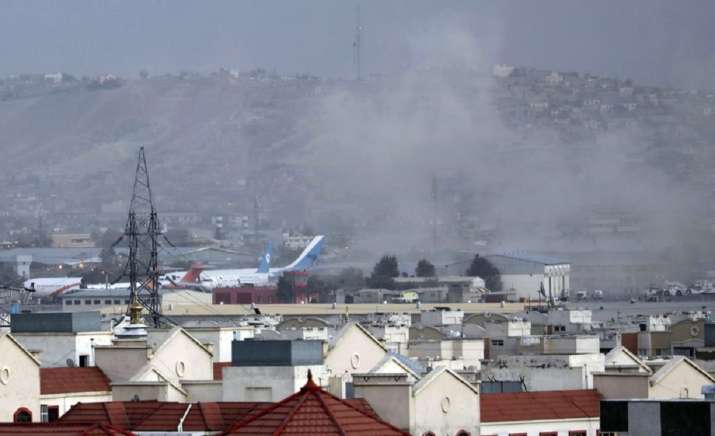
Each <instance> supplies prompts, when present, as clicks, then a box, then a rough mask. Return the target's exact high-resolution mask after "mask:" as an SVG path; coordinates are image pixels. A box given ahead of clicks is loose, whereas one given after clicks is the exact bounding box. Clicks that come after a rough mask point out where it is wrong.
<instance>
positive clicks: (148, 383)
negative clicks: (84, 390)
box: [95, 327, 220, 402]
mask: <svg viewBox="0 0 715 436" xmlns="http://www.w3.org/2000/svg"><path fill="white" fill-rule="evenodd" d="M95 361H96V366H98V367H99V368H101V369H102V371H103V372H104V373H105V374H106V375H107V377H109V379H110V380H111V381H112V397H113V398H114V399H115V400H119V401H123V400H130V399H133V398H139V399H141V400H161V401H182V402H183V401H187V400H188V398H189V397H190V394H191V393H190V392H189V391H188V389H201V388H206V387H207V386H213V389H214V390H216V384H215V382H214V380H213V356H212V353H211V351H209V350H208V349H207V348H206V346H204V345H203V344H202V343H201V342H200V341H199V340H197V339H196V338H194V337H193V336H191V335H190V334H189V333H188V332H187V331H186V330H184V329H182V328H180V327H174V328H173V329H171V330H150V331H149V333H148V335H147V337H146V339H144V340H126V339H115V340H114V341H113V342H112V345H105V346H97V347H95ZM201 383H203V384H204V385H205V386H203V385H202V384H201ZM218 388H219V389H218V390H217V392H220V386H218ZM217 392H214V395H215V396H217V395H218V393H217Z"/></svg>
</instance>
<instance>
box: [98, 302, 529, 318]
mask: <svg viewBox="0 0 715 436" xmlns="http://www.w3.org/2000/svg"><path fill="white" fill-rule="evenodd" d="M445 306H448V307H449V308H450V309H453V310H462V311H464V313H483V312H491V313H517V312H522V311H523V310H524V306H525V304H524V303H504V305H502V304H501V303H449V304H445V303H434V304H429V303H422V304H421V305H420V307H419V308H418V307H417V305H415V304H414V303H409V304H336V305H335V306H333V305H332V304H257V305H256V306H255V307H258V308H259V309H260V310H261V313H262V314H263V315H315V316H319V315H344V314H346V313H347V314H353V315H365V314H368V313H376V312H379V313H409V314H417V313H421V312H424V311H428V310H432V309H434V308H436V307H445ZM106 310H107V312H106V313H111V310H109V309H106ZM104 311H105V310H102V312H104ZM163 313H164V315H167V316H171V315H214V316H216V315H219V316H220V315H254V314H255V312H254V310H253V308H252V307H251V305H250V304H211V305H207V304H194V305H191V304H186V305H183V304H182V305H181V306H180V307H174V309H173V310H172V309H168V308H164V312H163Z"/></svg>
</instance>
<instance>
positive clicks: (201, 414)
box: [0, 394, 402, 434]
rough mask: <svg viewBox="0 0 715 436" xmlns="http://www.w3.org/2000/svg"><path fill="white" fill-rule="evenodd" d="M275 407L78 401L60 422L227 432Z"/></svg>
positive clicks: (357, 403) (368, 412) (365, 408)
mask: <svg viewBox="0 0 715 436" xmlns="http://www.w3.org/2000/svg"><path fill="white" fill-rule="evenodd" d="M296 395H297V394H296ZM344 403H346V404H347V405H348V406H349V407H352V408H354V409H355V410H357V411H359V412H360V413H362V414H363V415H365V416H368V417H371V418H372V419H374V420H379V417H378V416H377V414H376V413H375V411H374V410H373V409H372V408H371V407H370V405H369V404H368V403H367V402H366V401H365V400H363V399H354V400H345V401H344ZM274 406H275V404H274V403H259V402H207V403H202V402H198V403H177V402H165V401H153V400H152V401H110V402H104V403H77V404H75V405H74V406H73V407H72V408H71V409H70V410H69V411H68V412H67V413H66V414H65V415H63V416H62V417H61V418H60V420H59V423H60V424H61V425H64V426H70V425H75V426H81V425H86V423H93V424H98V425H103V426H111V427H112V428H118V429H124V430H132V431H152V432H175V431H176V429H177V427H178V426H179V423H180V422H182V418H183V425H182V427H183V430H184V431H185V432H223V431H226V430H227V429H229V427H231V426H232V425H234V424H236V423H239V422H241V421H244V420H246V419H249V418H250V417H256V416H259V415H261V414H262V413H263V412H265V411H267V410H269V409H270V408H272V407H274ZM184 414H186V417H185V418H184ZM0 434H2V432H1V431H0ZM100 434H102V433H100ZM306 434H307V433H306ZM311 434H313V433H311ZM398 434H402V433H398Z"/></svg>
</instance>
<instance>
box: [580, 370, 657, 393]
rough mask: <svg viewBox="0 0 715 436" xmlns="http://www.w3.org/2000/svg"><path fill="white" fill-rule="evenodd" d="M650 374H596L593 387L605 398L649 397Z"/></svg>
mask: <svg viewBox="0 0 715 436" xmlns="http://www.w3.org/2000/svg"><path fill="white" fill-rule="evenodd" d="M648 378H649V377H648V376H647V375H641V374H625V373H622V374H610V373H609V374H594V376H593V387H594V388H595V389H596V390H597V391H598V392H600V393H601V395H603V398H606V399H608V398H648V395H649V394H648Z"/></svg>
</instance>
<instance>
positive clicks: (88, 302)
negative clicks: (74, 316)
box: [84, 300, 92, 304]
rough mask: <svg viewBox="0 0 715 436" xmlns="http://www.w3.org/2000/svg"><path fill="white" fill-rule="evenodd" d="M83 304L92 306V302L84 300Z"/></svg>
mask: <svg viewBox="0 0 715 436" xmlns="http://www.w3.org/2000/svg"><path fill="white" fill-rule="evenodd" d="M84 304H92V300H84Z"/></svg>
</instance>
